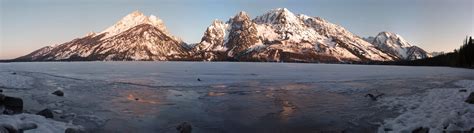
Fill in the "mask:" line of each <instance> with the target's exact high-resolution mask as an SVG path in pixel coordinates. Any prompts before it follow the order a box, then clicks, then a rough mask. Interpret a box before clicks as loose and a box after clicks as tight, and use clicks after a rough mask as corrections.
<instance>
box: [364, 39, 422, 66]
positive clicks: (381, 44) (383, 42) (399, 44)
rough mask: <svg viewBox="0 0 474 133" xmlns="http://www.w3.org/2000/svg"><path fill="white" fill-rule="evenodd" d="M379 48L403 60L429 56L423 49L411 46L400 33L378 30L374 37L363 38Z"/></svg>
mask: <svg viewBox="0 0 474 133" xmlns="http://www.w3.org/2000/svg"><path fill="white" fill-rule="evenodd" d="M365 40H367V41H368V42H370V43H372V44H374V45H375V46H376V47H377V48H379V49H380V50H382V51H384V52H386V53H389V54H392V55H395V56H396V57H397V58H399V59H403V60H415V59H422V58H427V57H429V54H428V53H427V52H426V51H424V50H423V49H421V48H419V47H417V46H413V45H411V44H410V43H408V42H407V41H406V40H405V39H403V38H402V37H401V36H400V35H398V34H395V33H391V32H380V33H379V34H378V35H377V36H375V37H368V38H365Z"/></svg>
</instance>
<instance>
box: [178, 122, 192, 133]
mask: <svg viewBox="0 0 474 133" xmlns="http://www.w3.org/2000/svg"><path fill="white" fill-rule="evenodd" d="M192 129H193V128H192V126H191V124H189V123H187V122H183V123H181V124H179V125H178V127H176V130H178V131H179V133H191V131H192Z"/></svg>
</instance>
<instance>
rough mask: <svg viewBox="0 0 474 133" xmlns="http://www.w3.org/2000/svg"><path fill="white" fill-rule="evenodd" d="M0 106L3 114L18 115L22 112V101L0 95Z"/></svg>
mask: <svg viewBox="0 0 474 133" xmlns="http://www.w3.org/2000/svg"><path fill="white" fill-rule="evenodd" d="M0 106H3V107H4V110H3V114H18V113H21V112H23V99H21V98H16V97H10V96H5V95H3V94H0Z"/></svg>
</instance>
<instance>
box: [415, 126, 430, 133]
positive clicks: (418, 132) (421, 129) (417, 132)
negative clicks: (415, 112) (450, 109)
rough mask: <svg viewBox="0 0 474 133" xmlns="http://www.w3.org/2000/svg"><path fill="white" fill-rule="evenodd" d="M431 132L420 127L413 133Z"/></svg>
mask: <svg viewBox="0 0 474 133" xmlns="http://www.w3.org/2000/svg"><path fill="white" fill-rule="evenodd" d="M429 132H430V129H429V128H424V127H419V128H417V129H415V130H413V131H412V133H429Z"/></svg>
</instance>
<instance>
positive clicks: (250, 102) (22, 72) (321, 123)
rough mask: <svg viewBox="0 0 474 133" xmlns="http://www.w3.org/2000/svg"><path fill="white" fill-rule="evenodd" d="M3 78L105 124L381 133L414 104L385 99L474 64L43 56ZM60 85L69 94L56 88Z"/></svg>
mask: <svg viewBox="0 0 474 133" xmlns="http://www.w3.org/2000/svg"><path fill="white" fill-rule="evenodd" d="M12 73H16V74H12ZM0 76H1V78H0V89H3V90H4V94H6V95H11V96H16V97H21V98H23V99H24V100H25V102H26V103H25V110H26V111H28V112H37V111H40V110H42V109H44V108H51V109H53V110H60V111H58V112H57V114H55V119H56V120H59V121H64V122H72V123H73V124H77V125H81V126H84V127H86V128H87V129H89V130H90V131H96V132H176V126H177V125H178V124H180V123H181V122H184V121H186V122H189V123H191V125H192V126H193V132H196V133H213V132H236V133H240V132H311V131H329V132H341V131H346V132H376V131H377V130H378V129H379V127H380V126H381V125H382V124H383V123H384V120H386V119H389V118H395V117H397V116H400V114H402V113H403V112H402V111H401V110H405V109H404V108H403V106H401V107H386V106H383V105H385V103H384V102H385V101H387V100H386V99H384V98H387V99H390V98H397V97H413V96H414V95H417V94H423V96H424V94H431V93H427V92H428V91H429V90H432V89H437V88H452V89H457V88H460V86H459V82H460V81H466V82H470V81H471V80H474V71H473V70H469V69H460V68H448V67H407V66H377V65H343V64H294V63H243V62H235V63H233V62H212V63H210V62H64V63H58V62H57V63H54V62H44V63H42V62H36V63H0ZM198 78H199V79H200V80H201V81H198V80H197V79H198ZM467 88H468V91H471V90H472V88H469V87H467ZM58 89H60V90H63V91H64V93H65V96H64V97H57V96H55V95H52V94H51V93H52V92H53V91H55V90H58ZM455 91H456V92H457V90H455ZM368 93H372V94H381V93H384V94H385V95H384V96H382V97H381V99H382V100H381V101H372V100H370V99H369V98H367V97H364V95H366V94H368ZM453 93H454V91H453ZM456 94H457V93H456ZM464 97H465V94H460V98H464ZM460 104H462V103H460ZM459 106H464V105H463V104H462V105H459ZM463 109H464V110H468V111H470V110H472V109H473V108H472V106H470V107H466V108H462V107H461V110H463ZM469 115H470V114H469ZM468 126H470V125H469V123H468ZM472 126H473V127H474V125H472Z"/></svg>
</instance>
